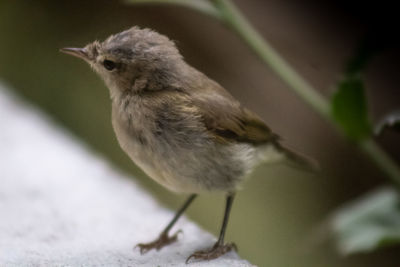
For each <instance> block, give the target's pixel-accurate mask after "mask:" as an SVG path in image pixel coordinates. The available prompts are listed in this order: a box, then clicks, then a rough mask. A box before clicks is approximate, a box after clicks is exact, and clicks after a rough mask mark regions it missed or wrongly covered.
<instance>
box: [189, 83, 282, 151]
mask: <svg viewBox="0 0 400 267" xmlns="http://www.w3.org/2000/svg"><path fill="white" fill-rule="evenodd" d="M212 85H213V90H210V89H208V90H207V88H206V89H203V90H199V91H197V92H192V96H193V101H194V105H195V106H196V107H197V108H198V110H199V112H200V115H201V117H202V119H203V122H204V125H205V127H206V128H207V129H208V130H209V131H210V133H211V134H213V135H214V136H215V138H216V139H217V141H218V142H220V143H230V142H243V143H250V144H254V145H258V144H265V143H268V142H276V141H277V140H278V139H279V137H278V135H276V134H274V133H273V132H272V131H271V130H270V129H269V128H268V126H267V125H265V123H264V122H263V121H262V120H261V119H260V118H259V117H258V116H257V115H256V114H254V113H253V112H251V111H250V110H248V109H246V108H244V107H242V106H241V105H240V103H239V102H238V101H237V100H236V99H234V98H233V97H232V96H231V95H230V94H229V93H228V92H227V91H225V89H223V88H222V87H220V86H219V85H218V84H212Z"/></svg>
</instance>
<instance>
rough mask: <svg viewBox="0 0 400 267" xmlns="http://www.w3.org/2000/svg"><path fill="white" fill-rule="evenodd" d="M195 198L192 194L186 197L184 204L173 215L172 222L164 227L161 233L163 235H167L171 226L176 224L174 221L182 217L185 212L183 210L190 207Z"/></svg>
mask: <svg viewBox="0 0 400 267" xmlns="http://www.w3.org/2000/svg"><path fill="white" fill-rule="evenodd" d="M196 197H197V194H192V195H190V196H189V197H188V199H187V200H186V202H185V203H184V204H183V206H182V207H181V208H180V209H179V210H178V211H177V212H176V213H175V216H174V218H173V219H172V221H171V222H170V223H169V224H168V225H167V227H165V229H164V230H163V231H162V233H164V234H168V232H169V230H171V228H172V226H174V224H175V223H176V221H177V220H178V219H179V218H180V217H181V216H182V214H183V213H184V212H185V210H186V209H187V208H188V207H189V206H190V204H191V203H192V201H193V200H194V199H195V198H196Z"/></svg>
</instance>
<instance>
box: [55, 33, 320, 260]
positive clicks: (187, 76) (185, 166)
mask: <svg viewBox="0 0 400 267" xmlns="http://www.w3.org/2000/svg"><path fill="white" fill-rule="evenodd" d="M61 51H62V52H64V53H67V54H70V55H73V56H76V57H78V58H81V59H83V60H85V61H86V62H87V63H89V64H90V65H91V66H92V68H93V69H94V70H95V71H96V72H97V73H98V74H99V75H100V77H101V78H102V79H103V80H104V82H105V84H106V85H107V87H108V88H109V90H110V96H111V101H112V124H113V128H114V131H115V134H116V136H117V139H118V142H119V144H120V146H121V148H122V149H123V150H124V151H125V152H126V153H127V154H128V155H129V157H130V158H131V159H132V160H133V162H134V163H135V164H137V165H138V166H139V167H140V168H142V169H143V171H144V172H145V173H146V174H147V175H148V176H149V177H151V178H152V179H154V180H155V181H157V182H158V183H160V184H161V185H163V186H165V187H166V188H168V189H170V190H171V191H174V192H181V193H187V194H190V196H189V198H188V200H187V201H186V202H185V203H184V205H183V206H182V207H181V209H180V210H179V211H178V212H177V213H176V215H175V217H174V218H173V219H172V221H171V222H170V223H169V224H168V226H167V227H166V228H165V229H164V230H163V231H162V232H161V234H160V236H159V237H158V238H157V239H156V240H155V241H153V242H150V243H147V244H138V247H139V248H140V251H141V253H142V254H143V253H146V252H147V251H149V250H151V249H157V250H159V249H161V248H162V247H164V246H166V245H168V244H170V243H172V242H175V241H176V240H177V233H175V234H174V235H169V231H170V229H171V228H172V226H173V225H174V223H175V222H176V221H177V220H178V218H179V217H180V216H181V215H182V213H183V212H184V211H185V210H186V209H187V208H188V206H189V205H190V204H191V203H192V201H193V200H194V199H195V198H196V196H197V194H198V193H202V192H206V191H208V192H210V191H219V192H224V193H225V194H226V195H227V197H226V208H225V215H224V219H223V223H222V227H221V231H220V235H219V238H218V240H217V242H216V243H215V245H214V246H213V247H211V248H210V249H207V250H203V251H197V252H194V253H193V254H192V255H190V256H189V257H188V258H187V262H188V261H189V260H190V259H199V260H210V259H214V258H217V257H219V256H221V255H223V254H225V253H227V252H229V251H231V250H232V249H236V246H235V245H234V244H233V243H225V242H224V235H225V229H226V226H227V223H228V218H229V213H230V210H231V206H232V202H233V199H234V196H235V192H236V191H237V189H238V187H239V185H240V184H241V182H242V181H244V180H245V178H246V177H247V176H249V174H250V173H251V172H252V170H254V169H255V167H256V166H257V165H259V164H263V163H269V164H272V163H280V162H286V163H293V165H296V166H298V167H302V168H305V169H315V167H316V164H315V162H314V161H313V160H311V159H308V158H306V157H304V156H301V155H299V154H298V153H295V152H294V151H292V150H289V149H287V148H285V147H284V146H283V145H281V144H280V142H279V137H278V135H276V134H275V133H273V132H272V131H271V130H270V129H269V128H268V127H267V126H266V124H265V123H264V122H263V121H262V120H261V119H260V117H258V116H257V115H256V114H254V113H253V112H251V111H250V110H248V109H246V108H244V107H243V106H242V105H241V104H240V103H239V102H238V101H237V100H236V99H235V98H234V97H233V96H232V95H230V94H229V93H228V92H227V91H226V90H225V89H224V88H223V87H221V86H220V85H219V84H218V83H216V82H215V81H213V80H211V79H210V78H208V77H207V76H206V75H204V74H203V73H201V72H200V71H198V70H196V69H195V68H193V67H192V66H190V65H189V64H187V63H186V62H185V61H184V59H183V58H182V56H181V54H180V53H179V51H178V49H177V48H176V46H175V44H174V43H173V42H172V41H171V40H170V39H168V38H167V37H166V36H164V35H161V34H159V33H157V32H155V31H152V30H150V29H140V28H138V27H133V28H131V29H129V30H126V31H123V32H121V33H118V34H115V35H112V36H110V37H109V38H107V39H106V40H105V41H104V42H98V41H94V42H93V43H90V44H88V45H86V46H85V47H84V48H63V49H61Z"/></svg>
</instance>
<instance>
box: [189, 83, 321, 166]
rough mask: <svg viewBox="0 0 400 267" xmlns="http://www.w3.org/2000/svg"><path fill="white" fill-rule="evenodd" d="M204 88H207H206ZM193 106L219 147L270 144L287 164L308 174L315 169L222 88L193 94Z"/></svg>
mask: <svg viewBox="0 0 400 267" xmlns="http://www.w3.org/2000/svg"><path fill="white" fill-rule="evenodd" d="M206 89H207V88H206ZM192 96H194V97H193V98H192V99H193V104H194V105H195V106H196V108H197V110H198V111H199V113H200V116H201V118H202V121H203V123H204V125H205V128H206V129H207V130H208V131H209V132H210V133H211V134H212V135H213V137H215V138H216V141H217V142H219V143H221V144H227V143H249V144H253V145H262V144H271V145H272V146H273V147H274V148H275V149H276V150H277V151H279V152H280V153H282V154H283V155H284V156H285V158H286V159H288V162H289V163H293V164H292V165H294V166H297V167H300V168H301V169H304V170H308V171H315V170H318V169H319V167H318V163H317V162H316V161H315V160H313V159H311V158H309V157H307V156H304V155H302V154H300V153H297V152H295V151H294V150H292V149H289V148H287V147H285V146H283V145H282V144H281V143H280V142H279V140H280V137H279V136H278V135H277V134H275V133H273V132H272V131H271V130H270V129H269V128H268V126H267V125H266V124H265V123H264V122H263V121H262V120H261V118H260V117H258V116H257V115H256V114H255V113H253V112H251V111H250V110H248V109H246V108H244V107H243V106H241V105H240V103H239V102H238V101H237V100H236V99H234V98H233V97H232V96H231V95H230V94H229V93H228V92H227V91H225V89H223V88H222V87H220V86H218V85H216V86H214V87H213V90H210V89H209V90H202V91H200V92H195V93H194V95H192Z"/></svg>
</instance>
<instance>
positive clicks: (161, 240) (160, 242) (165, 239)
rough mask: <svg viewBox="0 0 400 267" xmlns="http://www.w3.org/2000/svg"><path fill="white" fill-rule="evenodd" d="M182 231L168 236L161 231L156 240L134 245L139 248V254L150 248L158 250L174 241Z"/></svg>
mask: <svg viewBox="0 0 400 267" xmlns="http://www.w3.org/2000/svg"><path fill="white" fill-rule="evenodd" d="M179 233H182V230H179V231H177V232H176V233H175V234H174V235H172V236H168V234H167V233H162V234H161V235H160V236H159V237H158V239H157V240H154V241H153V242H150V243H140V244H137V245H136V246H135V248H137V247H138V248H139V250H140V254H142V255H143V254H145V253H147V252H149V251H150V250H152V249H156V250H160V249H161V248H163V247H165V246H167V245H169V244H171V243H174V242H175V241H177V240H178V234H179Z"/></svg>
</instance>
